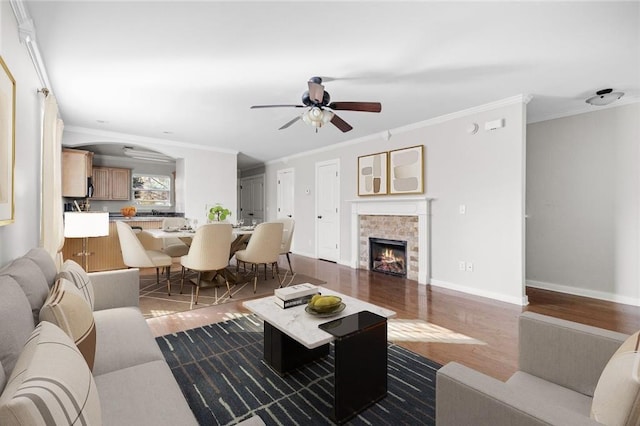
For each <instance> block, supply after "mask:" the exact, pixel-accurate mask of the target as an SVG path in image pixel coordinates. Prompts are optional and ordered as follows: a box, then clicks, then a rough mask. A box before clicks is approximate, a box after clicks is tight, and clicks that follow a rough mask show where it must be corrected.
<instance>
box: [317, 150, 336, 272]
mask: <svg viewBox="0 0 640 426" xmlns="http://www.w3.org/2000/svg"><path fill="white" fill-rule="evenodd" d="M339 170H340V160H339V159H335V160H329V161H322V162H319V163H316V256H317V257H318V258H319V259H323V260H328V261H331V262H337V261H338V260H339V257H340V173H339Z"/></svg>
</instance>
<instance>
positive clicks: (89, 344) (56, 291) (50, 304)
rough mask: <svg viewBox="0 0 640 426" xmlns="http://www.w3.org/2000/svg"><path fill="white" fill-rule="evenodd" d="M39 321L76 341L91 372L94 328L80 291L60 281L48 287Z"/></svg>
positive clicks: (94, 339)
mask: <svg viewBox="0 0 640 426" xmlns="http://www.w3.org/2000/svg"><path fill="white" fill-rule="evenodd" d="M40 321H49V322H51V323H53V324H55V325H57V326H58V327H60V328H61V329H62V330H63V331H64V332H65V333H67V335H68V336H69V337H71V339H72V340H73V341H74V342H75V344H76V346H77V347H78V349H79V350H80V353H81V354H82V356H84V359H85V360H86V361H87V365H88V366H89V368H90V369H93V361H94V358H95V354H96V326H95V323H94V321H93V312H92V311H91V307H90V306H89V304H88V303H87V301H86V300H85V299H84V296H83V295H82V293H81V292H80V290H79V289H78V288H77V287H76V286H75V285H74V284H73V283H72V282H71V281H68V280H66V279H64V278H60V279H58V280H57V281H56V283H55V284H54V285H53V287H51V291H50V292H49V297H48V298H47V300H46V301H45V302H44V305H42V309H40Z"/></svg>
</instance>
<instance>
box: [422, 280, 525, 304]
mask: <svg viewBox="0 0 640 426" xmlns="http://www.w3.org/2000/svg"><path fill="white" fill-rule="evenodd" d="M431 285H432V286H435V287H442V288H446V289H449V290H454V291H459V292H461V293H467V294H472V295H474V296H480V297H486V298H488V299H494V300H499V301H501V302H507V303H512V304H514V305H518V306H526V305H528V304H529V299H528V297H527V296H523V297H522V298H518V297H510V296H505V295H504V294H500V293H494V292H491V291H484V290H479V289H477V288H474V287H468V286H464V285H460V284H454V283H450V282H447V281H441V280H436V279H434V278H431Z"/></svg>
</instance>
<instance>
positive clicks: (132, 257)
mask: <svg viewBox="0 0 640 426" xmlns="http://www.w3.org/2000/svg"><path fill="white" fill-rule="evenodd" d="M116 228H117V230H118V239H119V240H120V250H121V251H122V260H123V261H124V264H125V265H127V266H128V267H129V268H156V282H157V283H158V285H160V268H166V271H167V294H168V295H169V296H171V275H170V274H171V263H172V262H173V261H172V259H171V256H169V255H167V254H165V253H162V252H161V251H158V250H148V249H146V248H145V246H144V245H143V244H142V241H141V240H140V238H139V237H140V236H142V238H143V239H144V230H143V231H142V232H140V233H139V234H138V235H136V233H135V232H133V229H131V226H129V224H127V223H125V222H122V221H117V222H116ZM149 238H153V237H149ZM151 242H152V241H149V243H151Z"/></svg>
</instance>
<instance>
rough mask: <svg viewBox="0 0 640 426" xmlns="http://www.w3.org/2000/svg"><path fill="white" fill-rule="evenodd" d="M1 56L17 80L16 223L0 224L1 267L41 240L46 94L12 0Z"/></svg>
mask: <svg viewBox="0 0 640 426" xmlns="http://www.w3.org/2000/svg"><path fill="white" fill-rule="evenodd" d="M0 56H2V59H3V60H4V62H5V63H6V64H7V67H8V68H9V70H10V71H11V74H12V75H13V78H14V79H15V80H16V92H17V93H16V95H17V99H16V128H15V175H14V196H15V199H14V202H15V222H14V223H12V224H10V225H6V226H2V227H0V266H3V265H5V264H6V263H8V262H9V261H10V260H12V259H14V258H16V257H19V256H22V255H23V254H25V253H26V252H27V251H29V249H31V248H33V247H37V246H38V245H39V241H40V207H41V194H40V189H41V166H40V162H41V140H42V137H41V132H40V128H41V126H42V108H43V105H44V96H43V95H42V94H39V93H38V92H37V90H38V89H40V88H41V87H40V83H39V81H38V77H37V75H36V73H35V70H34V68H33V65H32V63H31V59H30V58H29V54H28V52H27V50H26V48H25V46H24V45H22V44H20V41H19V39H18V28H17V24H16V20H15V17H14V15H13V12H12V10H11V6H10V4H9V2H6V1H2V2H0Z"/></svg>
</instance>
